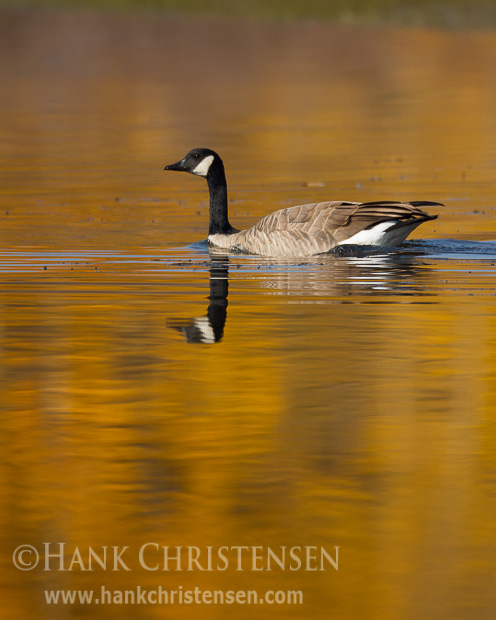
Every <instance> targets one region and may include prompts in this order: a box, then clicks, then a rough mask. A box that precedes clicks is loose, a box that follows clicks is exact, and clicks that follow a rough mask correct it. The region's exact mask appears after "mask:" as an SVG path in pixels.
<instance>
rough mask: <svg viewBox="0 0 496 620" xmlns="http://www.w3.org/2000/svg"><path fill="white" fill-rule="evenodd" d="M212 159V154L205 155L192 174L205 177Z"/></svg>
mask: <svg viewBox="0 0 496 620" xmlns="http://www.w3.org/2000/svg"><path fill="white" fill-rule="evenodd" d="M213 161H214V156H213V155H209V156H208V157H205V159H202V160H201V162H200V163H199V164H198V166H196V168H195V169H194V170H193V174H197V175H198V176H199V177H206V176H207V174H208V171H209V170H210V166H211V165H212V162H213Z"/></svg>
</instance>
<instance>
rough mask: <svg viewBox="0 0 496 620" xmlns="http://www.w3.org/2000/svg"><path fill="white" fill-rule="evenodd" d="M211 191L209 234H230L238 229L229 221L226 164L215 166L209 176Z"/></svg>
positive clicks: (208, 181)
mask: <svg viewBox="0 0 496 620" xmlns="http://www.w3.org/2000/svg"><path fill="white" fill-rule="evenodd" d="M207 183H208V189H209V191H210V224H209V227H208V234H209V235H218V234H221V235H229V234H231V233H233V232H236V230H235V229H234V228H233V227H232V226H231V224H230V223H229V218H228V215H227V182H226V174H225V172H224V166H222V164H220V166H219V165H218V166H215V168H212V169H211V170H210V172H209V175H208V176H207Z"/></svg>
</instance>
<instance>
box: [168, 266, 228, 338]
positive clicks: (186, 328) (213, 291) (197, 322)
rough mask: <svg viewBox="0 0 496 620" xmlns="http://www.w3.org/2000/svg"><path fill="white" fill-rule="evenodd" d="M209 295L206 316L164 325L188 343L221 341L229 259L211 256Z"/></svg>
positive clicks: (224, 318) (224, 320) (225, 307)
mask: <svg viewBox="0 0 496 620" xmlns="http://www.w3.org/2000/svg"><path fill="white" fill-rule="evenodd" d="M209 272H210V276H209V284H210V295H209V296H208V299H209V304H208V309H207V314H206V316H200V317H196V318H192V319H167V322H166V325H167V327H170V328H171V329H175V330H177V331H178V332H181V333H182V334H184V335H185V336H186V340H187V341H188V342H194V343H196V344H215V343H216V342H220V340H222V336H223V335H224V325H225V324H226V318H227V303H228V302H227V295H228V291H229V258H228V257H227V256H211V263H210V270H209Z"/></svg>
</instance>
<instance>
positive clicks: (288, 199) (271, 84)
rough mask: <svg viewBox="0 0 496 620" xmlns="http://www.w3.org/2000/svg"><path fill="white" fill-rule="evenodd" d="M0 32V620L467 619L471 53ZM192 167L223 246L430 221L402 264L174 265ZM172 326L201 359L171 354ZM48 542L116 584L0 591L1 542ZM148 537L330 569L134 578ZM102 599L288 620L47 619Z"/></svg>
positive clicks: (379, 42) (241, 32)
mask: <svg viewBox="0 0 496 620" xmlns="http://www.w3.org/2000/svg"><path fill="white" fill-rule="evenodd" d="M2 18H3V19H2V20H0V29H1V36H0V51H1V54H2V57H3V58H4V59H5V61H6V62H4V63H2V64H1V65H0V78H1V82H2V84H3V85H5V88H4V89H3V93H2V97H1V98H0V113H1V115H2V119H3V121H4V122H3V123H2V125H1V128H0V134H1V138H2V139H1V140H0V155H1V158H2V175H3V179H2V186H1V189H0V200H1V208H0V279H1V287H0V319H1V320H0V329H1V344H0V387H1V403H0V409H1V416H0V437H1V442H2V457H1V459H0V498H1V501H0V519H1V528H0V549H1V557H2V560H1V564H0V569H1V582H2V610H3V611H4V614H5V616H6V617H9V618H15V619H16V620H31V619H33V618H39V617H42V618H44V617H47V618H62V617H64V618H67V617H73V616H88V617H92V618H106V619H108V618H114V617H115V618H122V617H125V618H127V617H133V618H135V617H143V618H162V617H171V618H183V617H184V618H187V617H188V618H189V617H191V616H193V615H194V616H196V615H198V614H201V616H202V617H206V618H209V617H216V618H218V617H229V618H232V617H234V618H240V619H241V618H247V617H250V618H251V617H252V616H253V614H254V613H256V614H257V615H258V616H260V617H261V618H273V617H274V618H279V617H280V618H288V617H289V618H292V617H295V618H327V617H329V615H335V616H336V617H339V618H345V619H355V618H381V620H382V619H388V618H391V619H395V620H396V619H397V618H412V619H413V618H419V617H422V618H449V619H450V620H451V619H455V618H459V619H463V620H469V619H470V620H472V619H473V618H474V617H478V618H479V617H481V618H483V617H490V616H491V615H492V613H493V609H494V603H495V600H494V598H495V595H494V588H493V585H492V581H493V573H494V557H495V547H496V530H495V526H494V519H493V515H494V512H495V508H496V506H495V497H496V496H495V494H494V482H495V458H494V449H493V446H494V440H495V434H496V432H495V431H496V429H495V423H494V415H493V414H494V410H495V406H496V390H495V385H496V383H495V378H496V354H495V351H496V347H495V338H496V320H495V318H494V317H495V301H494V300H495V293H496V284H495V266H494V265H495V263H496V260H495V252H494V242H493V241H492V240H493V239H494V238H495V237H494V230H495V228H496V221H495V210H494V208H495V207H494V199H493V196H492V187H493V178H494V165H495V155H494V145H495V142H494V136H495V135H496V133H495V130H496V127H495V123H496V120H495V116H494V114H493V110H494V103H495V95H496V88H495V82H494V77H493V73H494V66H495V61H496V51H495V50H496V46H495V45H494V43H495V41H496V39H495V37H494V35H493V34H492V33H486V34H483V35H482V34H478V33H470V34H466V33H463V32H458V33H448V32H434V31H430V32H427V31H420V30H411V31H408V30H395V29H363V30H361V29H357V30H355V29H343V28H334V27H332V26H329V25H326V26H324V25H319V24H312V23H307V24H290V25H284V24H260V23H238V22H222V21H221V22H219V21H214V20H207V21H204V20H192V21H181V20H178V19H170V18H167V17H165V16H161V15H160V14H154V15H146V14H142V15H140V16H139V17H138V16H136V15H124V14H123V15H116V14H111V13H109V14H105V15H98V14H93V13H85V12H81V13H78V14H77V15H76V14H73V13H60V14H54V13H45V12H43V11H41V12H37V13H29V12H28V13H23V12H17V13H10V14H8V13H2ZM200 145H203V146H211V147H213V148H216V149H217V150H219V151H220V152H221V154H222V156H223V157H224V159H225V161H226V165H227V169H228V178H229V183H230V196H231V199H232V206H231V212H232V220H233V224H235V225H236V226H239V227H241V226H244V225H249V224H251V223H253V222H254V221H255V220H256V219H257V218H258V217H260V216H261V215H264V214H265V213H268V212H270V211H272V210H274V209H276V208H279V207H282V206H288V205H289V204H297V203H301V202H309V201H313V200H328V199H332V198H335V199H349V200H365V199H369V200H372V199H374V198H377V199H379V198H384V199H388V198H391V199H400V198H401V199H412V200H415V199H431V200H440V201H442V202H446V207H445V208H444V209H443V210H442V213H441V217H440V218H439V220H437V221H436V223H435V224H428V225H427V224H426V225H424V226H423V227H422V228H420V229H419V230H418V231H417V232H416V237H415V238H416V241H413V242H412V243H410V244H407V245H406V246H405V248H403V249H402V250H398V251H392V252H389V251H384V252H379V253H377V252H362V253H356V252H350V253H348V254H347V253H346V252H345V253H343V254H335V255H331V256H328V257H316V258H315V259H312V260H309V261H303V262H302V263H299V264H296V265H295V264H292V263H290V262H287V263H274V262H270V261H265V260H262V259H258V258H256V257H242V256H230V257H228V260H227V259H226V258H219V257H215V256H211V255H210V254H209V253H208V251H207V250H206V249H205V248H204V247H198V246H194V247H190V246H189V244H191V243H193V242H197V241H200V240H201V239H203V238H204V237H205V234H206V225H207V204H206V200H207V194H206V187H205V186H204V185H202V180H201V179H193V178H189V177H183V176H180V175H177V177H167V178H164V174H163V172H162V168H163V165H164V164H165V163H166V162H167V161H169V160H170V161H173V160H174V158H176V159H177V157H179V156H180V155H182V154H183V153H184V152H185V151H186V150H187V149H188V148H190V147H194V146H200ZM419 239H420V240H419ZM186 246H188V247H186ZM198 319H200V324H199V325H200V326H201V328H202V329H203V332H201V333H202V334H205V333H206V334H207V338H206V340H207V341H209V342H208V343H207V344H208V346H196V345H195V344H189V343H188V342H187V340H188V339H190V340H191V339H193V340H198V324H196V325H195V320H198ZM209 325H210V328H211V330H210V331H209V329H208V327H209ZM171 327H172V329H171ZM191 327H195V328H196V331H195V329H193V330H192V329H189V328H191ZM178 328H179V329H180V330H182V331H181V333H179V332H178ZM188 329H189V331H188ZM200 331H201V330H200ZM190 336H191V337H190ZM44 542H53V543H57V542H66V544H67V547H66V559H68V558H70V557H71V554H72V553H73V550H74V548H75V547H79V548H80V549H87V548H88V546H92V547H94V548H101V547H102V546H105V545H107V546H112V545H114V546H117V547H123V546H129V565H130V568H131V570H130V571H124V570H123V571H108V570H107V571H103V570H99V569H97V570H95V571H81V570H74V571H42V570H39V569H36V570H33V571H27V572H23V571H19V570H16V569H15V568H14V566H13V564H12V553H13V550H14V549H15V548H16V547H17V546H18V545H21V544H31V545H34V546H35V547H36V548H37V549H42V545H43V543H44ZM149 542H150V543H157V544H158V545H169V546H174V547H175V546H178V545H182V546H188V545H190V546H199V547H207V546H212V547H215V548H218V547H221V546H223V545H228V546H236V545H248V546H261V547H263V548H267V547H271V548H274V549H280V548H281V547H282V546H287V547H291V546H298V545H300V546H304V545H310V546H312V545H313V546H317V547H320V546H324V547H326V548H328V549H330V550H332V549H333V548H334V546H336V545H338V546H340V564H339V571H335V570H333V569H332V570H328V571H317V572H312V571H294V572H290V571H282V570H273V571H270V572H269V571H261V572H254V571H236V570H232V569H229V570H228V571H225V572H220V571H212V572H208V571H205V572H202V571H199V570H198V571H191V572H189V571H184V572H175V571H172V572H164V571H148V570H145V569H144V568H143V567H142V566H140V564H139V562H138V560H137V552H138V550H139V548H140V547H141V545H143V544H145V543H149ZM126 557H127V556H126ZM102 585H105V586H106V587H108V588H112V589H131V588H136V587H137V586H142V587H143V588H148V589H150V588H153V587H158V586H159V585H161V586H162V587H164V588H170V589H173V588H176V589H177V588H179V586H183V588H184V589H186V588H193V587H195V586H198V587H201V588H204V589H206V588H209V589H256V590H258V591H259V592H265V591H266V590H288V589H290V590H301V591H302V592H303V593H304V604H303V605H300V606H297V605H293V606H290V605H281V606H276V605H274V606H269V605H259V606H257V607H256V608H255V609H254V608H253V607H252V606H243V605H237V606H215V607H214V606H208V605H203V606H201V608H198V607H196V606H186V605H184V606H180V605H175V606H173V607H163V606H150V605H149V606H146V607H145V606H142V607H141V606H140V607H138V606H118V605H112V606H103V605H95V604H94V605H91V606H82V605H75V606H64V605H59V606H47V605H46V603H45V601H44V594H43V591H44V589H46V588H71V589H77V588H88V589H96V588H100V586H102Z"/></svg>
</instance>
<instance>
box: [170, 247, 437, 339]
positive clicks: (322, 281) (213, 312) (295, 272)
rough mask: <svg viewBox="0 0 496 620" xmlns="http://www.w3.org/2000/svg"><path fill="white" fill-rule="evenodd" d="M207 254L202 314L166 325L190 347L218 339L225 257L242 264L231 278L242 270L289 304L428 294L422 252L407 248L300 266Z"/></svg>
mask: <svg viewBox="0 0 496 620" xmlns="http://www.w3.org/2000/svg"><path fill="white" fill-rule="evenodd" d="M209 254H210V268H209V285H210V295H209V296H208V300H209V304H208V308H207V312H206V315H204V316H199V317H194V318H187V319H180V318H171V319H167V321H166V325H167V327H169V328H171V329H174V330H176V331H178V332H180V333H182V334H183V335H184V336H185V337H186V340H187V342H191V343H196V344H215V343H217V342H220V341H221V340H222V337H223V335H224V327H225V324H226V320H227V305H228V301H227V296H228V291H229V260H230V258H231V259H232V260H236V261H237V262H240V261H242V262H241V264H237V265H236V266H237V267H240V266H241V267H242V269H241V270H240V271H238V272H237V273H238V274H239V275H241V274H242V273H243V272H245V273H246V272H247V271H248V272H249V273H250V279H253V278H254V279H256V280H258V286H259V288H260V289H261V290H263V291H264V293H265V294H274V295H287V296H288V297H289V296H291V297H292V303H295V299H294V298H295V297H299V298H300V301H301V303H370V302H371V301H372V300H371V299H370V296H375V297H376V299H375V300H374V302H376V303H392V302H394V299H392V298H394V297H400V296H401V297H405V296H417V297H419V296H422V297H425V296H431V295H434V292H433V290H432V286H431V285H432V281H431V277H430V273H431V271H430V269H425V266H426V264H427V263H426V262H424V261H422V260H421V257H422V256H424V255H425V254H426V252H425V251H424V250H423V249H422V247H421V246H419V245H418V244H417V245H414V244H413V243H412V245H411V246H410V247H406V248H403V249H401V250H391V251H389V252H387V251H386V252H384V250H382V251H378V250H377V248H375V247H374V248H368V249H367V248H366V249H364V248H363V247H361V248H357V247H356V246H343V247H342V248H340V249H339V251H338V252H335V253H331V254H326V255H322V256H320V257H315V258H314V259H311V260H308V261H305V262H302V263H301V264H295V263H294V262H291V261H287V262H283V261H280V260H279V261H270V260H267V259H260V258H259V257H253V256H251V257H249V256H243V257H240V255H226V254H224V253H222V254H219V253H218V251H215V250H213V251H210V252H209ZM255 270H256V271H255ZM259 270H260V271H259ZM254 271H255V273H256V274H257V275H256V276H254ZM312 297H314V298H316V299H314V300H312ZM378 297H380V299H378ZM345 298H346V299H345ZM350 298H351V299H350Z"/></svg>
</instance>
